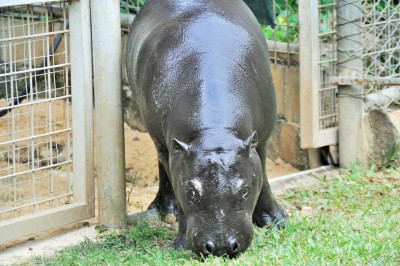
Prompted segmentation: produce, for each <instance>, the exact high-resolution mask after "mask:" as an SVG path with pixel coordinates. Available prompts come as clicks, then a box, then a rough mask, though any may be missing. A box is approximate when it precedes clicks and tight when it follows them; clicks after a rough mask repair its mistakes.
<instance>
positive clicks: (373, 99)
mask: <svg viewBox="0 0 400 266" xmlns="http://www.w3.org/2000/svg"><path fill="white" fill-rule="evenodd" d="M399 101H400V87H389V88H385V89H383V90H380V91H377V92H374V93H371V94H368V95H366V96H365V104H364V110H365V111H366V112H368V111H370V110H371V109H372V108H380V109H381V108H387V107H388V106H389V105H390V104H392V103H395V102H399Z"/></svg>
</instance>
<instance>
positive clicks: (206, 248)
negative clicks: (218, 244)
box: [204, 241, 215, 255]
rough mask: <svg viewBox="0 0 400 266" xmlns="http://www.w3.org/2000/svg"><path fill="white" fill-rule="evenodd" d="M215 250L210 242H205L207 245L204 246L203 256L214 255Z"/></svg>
mask: <svg viewBox="0 0 400 266" xmlns="http://www.w3.org/2000/svg"><path fill="white" fill-rule="evenodd" d="M214 250H215V245H214V243H213V242H212V241H207V243H206V244H205V245H204V254H205V255H211V254H213V253H214Z"/></svg>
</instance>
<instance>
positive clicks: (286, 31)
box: [0, 0, 400, 244]
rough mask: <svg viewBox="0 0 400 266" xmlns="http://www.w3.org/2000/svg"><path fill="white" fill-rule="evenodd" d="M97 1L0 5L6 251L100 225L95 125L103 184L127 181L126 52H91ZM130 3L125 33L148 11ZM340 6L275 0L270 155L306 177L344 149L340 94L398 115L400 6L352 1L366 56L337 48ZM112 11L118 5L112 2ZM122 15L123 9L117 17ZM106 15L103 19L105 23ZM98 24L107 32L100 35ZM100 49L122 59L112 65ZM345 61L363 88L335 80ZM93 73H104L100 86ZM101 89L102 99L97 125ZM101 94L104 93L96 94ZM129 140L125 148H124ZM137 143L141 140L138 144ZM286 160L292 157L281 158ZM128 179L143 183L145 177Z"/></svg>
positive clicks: (1, 212)
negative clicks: (317, 160)
mask: <svg viewBox="0 0 400 266" xmlns="http://www.w3.org/2000/svg"><path fill="white" fill-rule="evenodd" d="M89 2H90V1H76V0H71V1H68V0H42V1H40V0H3V1H1V3H0V244H1V243H4V242H7V241H9V240H11V239H15V238H18V237H21V236H26V235H29V234H32V233H34V232H38V231H42V230H46V229H49V228H54V227H58V226H62V225H64V224H68V223H72V222H75V221H81V220H83V219H85V218H88V217H93V216H94V202H95V199H94V162H93V161H94V159H93V157H94V156H93V138H94V133H93V131H94V125H96V126H98V127H97V128H96V131H97V133H98V136H100V137H96V141H97V144H98V146H97V152H99V151H100V150H103V151H102V153H103V154H108V156H109V157H108V160H107V159H106V160H99V161H100V165H99V166H100V167H99V168H97V174H98V175H99V176H106V177H108V178H115V176H118V178H115V179H118V180H119V177H121V176H122V175H123V174H122V175H120V172H124V170H126V169H124V167H120V165H116V164H114V165H111V163H113V162H112V161H113V160H114V159H115V158H116V156H115V154H117V155H118V156H119V157H118V158H119V159H121V153H123V151H121V149H119V148H115V145H114V144H115V142H111V141H110V139H111V138H112V137H114V136H115V135H112V134H116V131H117V129H116V128H117V126H114V124H112V126H110V125H111V123H113V122H114V120H116V118H115V117H119V113H118V112H119V111H121V110H114V109H118V108H114V109H113V110H111V108H109V106H110V104H111V101H110V98H112V97H110V95H111V96H113V97H114V96H115V98H118V95H115V94H117V92H116V91H118V92H119V90H118V86H119V84H120V83H121V82H120V80H119V77H118V78H117V77H115V76H118V75H117V74H115V73H110V71H111V70H110V69H114V70H115V69H119V68H118V67H110V65H111V63H110V62H111V61H113V63H115V62H114V61H118V60H119V56H120V54H117V53H116V52H115V50H120V46H119V43H118V42H117V41H115V42H113V44H110V42H109V39H107V38H111V37H109V36H107V35H106V34H103V39H102V41H103V43H100V44H99V42H98V41H92V39H91V38H93V36H95V35H97V36H102V33H103V31H104V30H105V28H107V27H109V25H107V24H109V23H108V22H109V21H107V20H106V15H107V14H108V13H107V12H106V11H108V10H107V9H106V8H104V7H103V8H102V7H100V8H99V7H96V8H98V9H96V10H93V4H92V6H91V7H89ZM92 2H96V3H100V2H101V3H111V2H112V1H111V0H110V1H104V2H103V1H92ZM122 2H124V3H128V4H127V5H122V6H121V12H122V14H121V25H122V28H123V33H126V32H127V31H128V30H129V24H130V23H131V21H132V19H133V15H132V13H135V12H137V11H138V9H137V8H136V7H135V8H133V7H132V6H131V5H129V3H130V4H133V2H143V1H136V0H126V1H122ZM337 2H339V1H335V0H312V1H297V3H298V4H299V5H300V6H298V5H297V4H296V1H291V0H274V6H275V8H274V15H275V22H276V26H275V28H272V27H270V26H265V25H264V26H262V28H263V31H264V34H265V36H266V38H267V39H268V45H269V49H270V57H271V62H272V71H273V73H274V82H275V87H276V89H277V96H278V97H277V102H278V122H277V124H276V132H274V133H273V136H272V138H271V139H272V141H271V142H274V143H272V144H271V145H275V146H272V147H274V148H273V149H270V151H269V156H272V157H274V159H275V158H279V157H280V158H282V159H284V160H285V161H286V162H289V163H291V164H292V165H294V166H296V167H297V168H301V167H304V168H307V167H308V165H307V163H308V154H307V151H308V149H314V148H320V147H326V146H329V145H337V144H338V130H339V126H340V125H339V124H340V122H341V121H340V120H339V109H340V104H339V102H338V98H340V97H338V95H340V93H339V92H340V86H341V85H343V84H353V83H357V82H359V81H360V80H362V85H363V87H362V90H363V91H362V93H361V94H359V95H356V96H357V97H358V98H362V99H363V104H364V103H365V111H368V110H370V109H372V108H386V107H388V106H394V104H393V103H396V102H399V100H400V96H399V93H398V91H399V89H398V88H399V87H396V86H397V85H398V84H399V83H400V81H399V78H400V36H399V33H400V17H399V16H400V15H399V14H400V5H399V4H398V1H394V0H379V1H367V0H365V1H361V0H360V1H353V2H356V3H358V5H359V6H360V10H361V11H362V12H361V13H362V15H361V16H359V17H356V18H355V19H354V21H352V23H360V22H361V26H360V29H361V32H362V36H363V37H362V38H361V40H360V41H359V44H360V45H361V46H362V48H361V49H360V51H362V53H361V54H359V53H358V52H360V51H354V49H353V50H352V49H351V47H350V49H349V47H347V48H346V47H345V48H343V47H339V45H338V41H339V40H340V39H342V36H338V26H343V23H342V24H341V25H339V23H338V20H337V18H338V17H339V16H340V15H341V14H338V8H339V7H340V6H339V7H338V4H337ZM293 3H294V4H293ZM113 4H114V5H117V4H118V3H117V2H116V1H113ZM110 5H112V4H110ZM139 6H140V5H139ZM90 8H92V12H95V13H96V15H97V16H92V19H94V20H96V19H97V20H98V21H95V22H93V21H89V18H90V12H91V10H90ZM119 8H120V7H119V5H118V6H117V9H118V12H120V10H119ZM124 10H125V11H124ZM131 11H134V12H131ZM100 12H104V14H105V15H104V16H99V15H98V14H100ZM124 12H125V13H124ZM107 19H108V18H107ZM110 21H112V19H110ZM91 22H92V25H97V24H98V25H100V26H93V27H92V28H91V27H90V23H91ZM100 23H104V24H100ZM113 34H114V35H113V37H112V38H111V39H118V37H119V35H120V31H119V29H118V31H117V30H115V32H114V33H113ZM123 38H124V36H123ZM118 41H119V39H118ZM92 42H93V53H97V55H92ZM96 43H97V44H98V46H101V45H103V46H102V47H103V48H105V49H107V50H108V52H110V53H111V54H113V55H114V56H111V57H110V56H109V57H106V58H104V53H102V52H103V51H101V49H100V48H98V47H97V48H96V47H95V45H96ZM299 44H300V49H301V50H300V51H299ZM111 46H113V47H112V48H113V49H111ZM115 47H116V48H115ZM111 50H113V52H111ZM343 51H345V53H348V54H349V59H353V58H354V55H357V56H358V57H359V59H361V60H362V63H363V64H362V65H363V67H362V70H361V71H359V72H360V79H356V78H349V77H343V76H342V77H340V76H339V77H338V68H339V67H340V60H339V61H338V54H339V53H340V52H343ZM123 54H124V53H123ZM101 56H103V59H102V60H100V59H99V58H100V57H101ZM299 57H300V59H299ZM96 60H97V61H98V62H97V63H96V62H94V61H96ZM122 61H123V60H122ZM345 61H346V60H345ZM92 62H93V63H92ZM338 62H339V63H338ZM114 66H115V64H114ZM92 68H93V70H94V72H97V76H96V73H95V75H94V76H95V78H94V80H92ZM123 68H124V66H123ZM115 71H116V72H118V71H117V70H115ZM299 71H300V73H299ZM112 74H115V75H112ZM106 75H111V76H113V77H112V78H110V76H106ZM107 77H108V80H107ZM102 78H103V79H102ZM335 78H336V80H335ZM93 82H94V85H95V86H94V87H95V91H96V93H97V94H96V97H98V98H96V100H95V102H96V106H95V107H96V116H97V121H95V122H94V121H93V113H92V111H93V104H92V103H93V95H92V93H93V85H92V84H93ZM96 83H97V84H96ZM105 84H108V85H109V84H114V87H115V88H117V89H115V90H114V91H113V90H110V89H109V88H114V87H113V86H109V87H108V88H107V86H105ZM115 84H117V85H115ZM293 84H294V85H293ZM299 84H300V85H299ZM396 84H397V85H396ZM100 86H103V89H102V90H98V87H100ZM299 86H300V87H301V88H300V87H299ZM112 93H114V94H112ZM128 93H129V92H127V94H128ZM300 96H301V97H300ZM370 96H371V97H370ZM381 96H383V98H382V97H381ZM357 97H353V98H357ZM300 98H301V100H299V99H300ZM131 102H132V101H131ZM114 105H115V106H120V105H121V104H114ZM111 106H113V104H111ZM113 111H115V113H111V112H113ZM113 115H114V117H113ZM351 115H354V114H351ZM102 122H103V124H102ZM110 128H112V129H113V130H109V129H110ZM118 128H119V127H118ZM106 130H109V131H108V132H107V131H106ZM121 131H122V130H121ZM104 132H106V133H104ZM119 133H120V132H119ZM120 135H121V136H119V138H118V141H116V142H119V144H120V143H121V142H122V141H121V138H122V133H121V134H120ZM288 136H289V137H288ZM106 137H109V139H105V138H106ZM136 139H137V136H132V138H131V140H132V141H136ZM288 139H289V141H288ZM300 142H301V147H300ZM302 148H303V149H302ZM122 150H123V149H122ZM275 150H276V151H275ZM278 150H279V152H277V151H278ZM282 150H285V152H282V153H281V152H280V151H282ZM112 152H115V153H112ZM284 154H289V155H292V154H295V155H294V156H292V157H295V158H296V159H295V160H292V161H291V159H290V158H289V156H287V157H284V156H285V155H284ZM103 158H104V157H103ZM297 158H301V159H299V160H297ZM304 158H305V159H304ZM296 160H297V161H296ZM108 163H109V164H108ZM156 164H157V162H155V165H156ZM110 165H111V166H110ZM304 168H303V169H304ZM129 171H131V172H129ZM129 171H127V173H130V174H132V175H134V174H135V171H136V170H135V169H130V170H129ZM104 172H106V173H105V174H104ZM115 179H113V180H115ZM119 182H123V183H124V182H125V180H122V181H121V180H119ZM98 184H99V187H98V188H99V191H100V192H101V193H99V194H98V195H100V196H98V199H99V200H100V201H101V200H104V199H105V198H106V199H113V197H112V196H115V195H117V194H118V195H119V194H121V193H117V192H115V191H111V190H112V189H111V188H110V191H111V192H110V191H107V189H108V188H109V187H108V185H109V184H110V182H107V179H104V180H103V181H101V182H99V183H98ZM119 191H121V189H120V190H119ZM103 192H104V193H103ZM153 192H154V193H156V191H152V193H153ZM107 193H109V194H107ZM113 193H114V194H113ZM110 194H111V195H110ZM122 194H123V193H122ZM122 194H121V195H122ZM121 195H120V197H121V198H122V200H121V201H120V203H121V202H122V203H123V204H125V195H122V196H121ZM128 201H129V198H128ZM100 205H101V207H100V210H104V209H107V208H108V205H107V204H104V203H101V204H100ZM142 207H143V206H142ZM111 209H114V210H119V211H120V212H124V206H122V205H120V206H118V205H116V206H114V207H113V208H108V209H107V211H109V210H111ZM107 211H105V212H103V211H100V212H99V213H100V215H105V216H113V213H112V210H111V211H110V213H106V212H107ZM124 214H125V213H123V215H124ZM114 216H115V215H114ZM120 220H122V219H120Z"/></svg>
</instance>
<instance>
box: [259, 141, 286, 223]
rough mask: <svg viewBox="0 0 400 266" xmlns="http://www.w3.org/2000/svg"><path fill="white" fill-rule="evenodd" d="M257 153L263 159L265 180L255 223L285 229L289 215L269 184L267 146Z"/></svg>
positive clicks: (262, 146)
mask: <svg viewBox="0 0 400 266" xmlns="http://www.w3.org/2000/svg"><path fill="white" fill-rule="evenodd" d="M257 153H258V155H259V157H260V159H261V163H262V170H263V175H264V180H263V186H262V189H261V193H260V196H259V197H258V200H257V204H256V208H255V209H254V213H253V222H254V223H255V224H256V225H257V226H259V227H264V226H274V225H277V226H278V228H284V227H285V218H286V217H288V216H289V214H288V213H287V212H286V211H285V210H284V209H283V208H282V207H281V206H280V205H279V204H278V203H277V202H276V200H275V198H274V196H273V195H272V191H271V187H270V185H269V183H268V179H267V174H266V171H265V170H266V168H265V163H266V144H263V145H261V146H259V147H258V148H257Z"/></svg>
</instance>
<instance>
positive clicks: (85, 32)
mask: <svg viewBox="0 0 400 266" xmlns="http://www.w3.org/2000/svg"><path fill="white" fill-rule="evenodd" d="M69 10H70V11H69V12H70V13H69V14H70V29H71V33H70V36H71V42H70V45H71V49H70V50H71V90H72V96H73V100H72V129H73V131H72V132H73V155H74V156H73V160H74V199H75V200H76V201H82V202H87V203H88V204H89V205H92V206H91V209H93V211H94V171H93V169H94V162H93V161H94V160H93V157H94V151H93V147H94V144H93V127H94V125H93V85H92V54H91V35H90V31H91V29H90V8H89V1H76V0H73V1H71V4H70V8H69ZM82 177H85V179H82Z"/></svg>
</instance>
